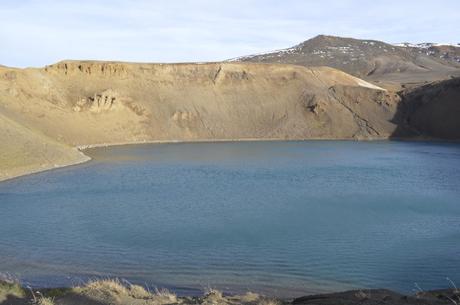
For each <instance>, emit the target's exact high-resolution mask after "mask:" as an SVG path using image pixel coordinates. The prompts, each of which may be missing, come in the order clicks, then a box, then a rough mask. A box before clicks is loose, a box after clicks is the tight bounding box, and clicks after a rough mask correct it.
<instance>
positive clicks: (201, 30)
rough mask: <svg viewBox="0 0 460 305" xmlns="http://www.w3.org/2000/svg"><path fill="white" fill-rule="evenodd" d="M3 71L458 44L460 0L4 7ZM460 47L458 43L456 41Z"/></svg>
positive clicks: (11, 2) (56, 0)
mask: <svg viewBox="0 0 460 305" xmlns="http://www.w3.org/2000/svg"><path fill="white" fill-rule="evenodd" d="M0 19H1V20H2V27H1V28H0V41H1V42H2V48H0V64H6V65H11V66H42V65H45V64H49V63H53V62H56V61H59V60H61V59H68V58H72V59H101V60H125V61H143V62H180V61H216V60H222V59H227V58H231V57H236V56H239V55H245V54H250V53H253V52H260V51H266V50H270V49H277V48H283V47H288V46H291V45H294V44H297V43H299V42H301V41H303V40H306V39H308V38H310V37H312V36H315V35H317V34H331V35H339V36H348V37H357V38H374V39H380V40H385V41H389V42H399V41H413V42H420V41H443V42H457V41H456V40H460V38H459V37H458V31H457V27H458V24H460V2H458V1H456V0H455V1H436V2H433V1H425V0H421V1H395V0H391V1H380V2H379V3H373V2H369V1H363V0H346V1H338V0H323V1H302V0H286V1H273V0H266V1H263V0H245V1H243V0H233V1H229V0H227V1H218V0H217V1H216V0H215V1H212V0H195V1H191V0H183V1H180V0H169V1H148V0H138V1H128V0H125V1H123V0H113V1H109V0H102V1H90V0H83V1H70V0H41V1H39V0H26V1H17V0H16V1H15V0H2V1H1V2H0ZM459 42H460V41H459Z"/></svg>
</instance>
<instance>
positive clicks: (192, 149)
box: [0, 141, 460, 296]
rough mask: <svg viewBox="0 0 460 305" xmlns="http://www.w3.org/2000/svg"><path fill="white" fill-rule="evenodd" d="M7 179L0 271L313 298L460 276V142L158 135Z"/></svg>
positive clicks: (0, 191) (41, 280)
mask: <svg viewBox="0 0 460 305" xmlns="http://www.w3.org/2000/svg"><path fill="white" fill-rule="evenodd" d="M85 153H87V154H88V155H90V156H91V157H92V158H93V160H92V161H90V162H88V163H86V164H82V165H78V166H74V167H70V168H61V169H57V170H53V171H49V172H44V173H40V174H35V175H30V176H25V177H21V178H18V179H15V180H11V181H6V182H2V183H0V272H6V273H11V274H13V275H15V276H17V277H18V278H20V279H21V280H23V281H24V282H26V283H29V284H31V285H34V286H62V285H72V284H78V283H80V282H81V281H83V280H86V279H88V278H95V277H120V278H123V279H126V280H129V281H130V282H135V283H141V284H143V283H146V284H148V285H149V286H159V287H169V288H171V289H173V290H176V291H178V292H179V293H181V294H195V293H197V291H198V290H201V289H203V288H206V287H215V288H219V289H222V290H224V291H226V292H244V291H248V290H250V291H256V292H262V293H265V294H268V295H277V296H299V295H303V294H308V293H317V292H328V291H337V290H345V289H352V288H363V287H368V288H372V287H382V288H389V289H393V290H397V291H400V292H411V291H412V289H413V288H414V283H417V284H418V285H419V286H420V287H421V288H423V289H434V288H441V287H446V286H448V285H449V282H448V281H447V280H446V277H449V278H450V279H451V280H452V281H454V282H457V284H460V145H459V144H453V143H447V144H446V143H424V142H392V141H376V142H348V141H307V142H234V143H196V144H192V143H187V144H145V145H129V146H117V147H109V148H95V149H88V150H86V151H85Z"/></svg>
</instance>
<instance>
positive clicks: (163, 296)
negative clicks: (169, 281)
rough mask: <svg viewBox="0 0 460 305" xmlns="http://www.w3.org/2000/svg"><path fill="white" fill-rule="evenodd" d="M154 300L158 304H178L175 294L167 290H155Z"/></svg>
mask: <svg viewBox="0 0 460 305" xmlns="http://www.w3.org/2000/svg"><path fill="white" fill-rule="evenodd" d="M154 298H155V301H157V302H159V303H160V304H172V303H178V300H177V295H176V294H175V293H172V292H171V291H169V290H168V289H161V290H158V289H156V290H155V297H154Z"/></svg>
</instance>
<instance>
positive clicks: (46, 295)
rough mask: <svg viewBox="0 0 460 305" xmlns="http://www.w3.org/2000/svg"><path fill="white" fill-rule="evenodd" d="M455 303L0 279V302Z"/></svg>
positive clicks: (436, 295)
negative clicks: (184, 291)
mask: <svg viewBox="0 0 460 305" xmlns="http://www.w3.org/2000/svg"><path fill="white" fill-rule="evenodd" d="M457 302H460V290H459V289H458V288H456V287H455V286H453V287H451V288H445V289H437V290H428V291H423V290H421V289H420V288H418V290H417V291H416V292H415V293H413V294H402V293H398V292H395V291H392V290H389V289H368V288H362V289H353V290H345V291H337V292H331V293H317V294H308V295H304V296H301V297H277V296H265V295H263V294H258V293H254V292H251V291H250V290H248V291H247V292H246V293H244V294H225V293H223V292H222V291H219V290H216V289H213V288H207V289H203V291H202V292H201V293H200V294H199V295H185V296H178V295H177V294H176V293H174V292H171V291H169V290H167V289H157V288H156V289H155V290H150V289H149V288H148V287H146V286H142V285H136V284H132V283H130V282H128V281H123V280H119V279H103V280H93V281H88V282H86V283H84V284H80V285H78V286H73V287H55V288H31V287H30V286H28V285H24V284H21V283H20V282H18V281H14V280H8V279H4V280H2V279H0V304H31V305H32V304H61V305H67V304H69V305H70V304H72V305H76V304H82V305H89V304H91V305H93V304H98V305H106V304H107V305H109V304H111V305H125V304H152V305H172V304H182V305H337V304H338V305H348V304H356V305H382V304H388V305H447V304H450V305H452V304H458V303H457Z"/></svg>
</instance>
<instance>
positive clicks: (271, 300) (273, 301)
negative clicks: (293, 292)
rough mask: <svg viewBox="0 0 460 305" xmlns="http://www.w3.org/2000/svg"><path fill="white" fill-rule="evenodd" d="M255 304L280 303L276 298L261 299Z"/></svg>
mask: <svg viewBox="0 0 460 305" xmlns="http://www.w3.org/2000/svg"><path fill="white" fill-rule="evenodd" d="M257 305H281V302H280V301H278V300H276V299H263V300H261V301H260V302H258V303H257Z"/></svg>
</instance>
